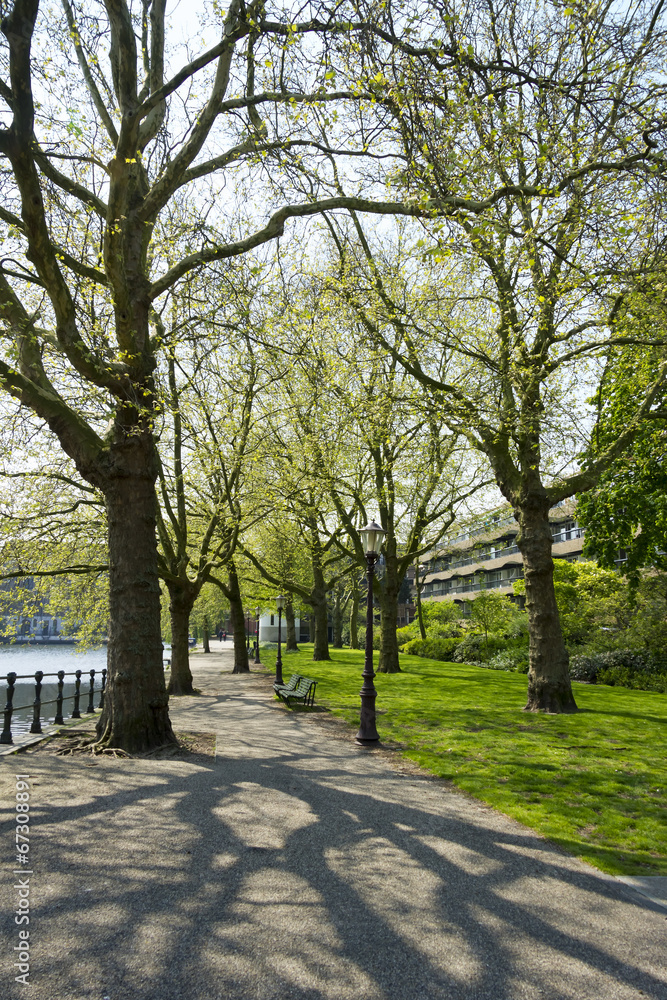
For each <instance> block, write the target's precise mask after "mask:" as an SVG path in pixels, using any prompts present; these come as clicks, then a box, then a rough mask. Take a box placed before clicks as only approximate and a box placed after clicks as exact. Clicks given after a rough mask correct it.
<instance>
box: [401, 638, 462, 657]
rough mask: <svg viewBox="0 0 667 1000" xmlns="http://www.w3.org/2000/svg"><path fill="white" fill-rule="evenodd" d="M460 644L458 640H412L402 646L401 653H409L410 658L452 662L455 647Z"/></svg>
mask: <svg viewBox="0 0 667 1000" xmlns="http://www.w3.org/2000/svg"><path fill="white" fill-rule="evenodd" d="M459 644H460V639H438V638H433V639H429V638H428V637H427V638H426V639H412V640H411V641H410V642H408V643H407V644H406V645H405V646H403V650H402V651H403V652H404V653H409V654H411V655H412V656H425V657H427V658H428V659H430V660H447V661H450V662H451V661H452V660H453V659H454V656H453V654H454V651H455V649H456V647H457V646H458V645H459Z"/></svg>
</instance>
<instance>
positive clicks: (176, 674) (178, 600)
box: [167, 581, 195, 695]
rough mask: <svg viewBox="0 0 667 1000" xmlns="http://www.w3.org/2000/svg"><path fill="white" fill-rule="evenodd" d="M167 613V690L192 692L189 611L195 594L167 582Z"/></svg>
mask: <svg viewBox="0 0 667 1000" xmlns="http://www.w3.org/2000/svg"><path fill="white" fill-rule="evenodd" d="M167 589H168V591H169V615H170V617H171V676H170V678H169V687H168V688H167V692H168V694H170V695H177V694H194V693H195V691H194V688H193V686H192V673H191V672H190V648H189V646H188V637H189V635H190V613H191V611H192V605H193V604H194V602H195V595H193V594H191V593H189V592H188V590H187V589H186V588H184V587H183V586H182V585H181V584H179V583H173V582H171V581H168V582H167Z"/></svg>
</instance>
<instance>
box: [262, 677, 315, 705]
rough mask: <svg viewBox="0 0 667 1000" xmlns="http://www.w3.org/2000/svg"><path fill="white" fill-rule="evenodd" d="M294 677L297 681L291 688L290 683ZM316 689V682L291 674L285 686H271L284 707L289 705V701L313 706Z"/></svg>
mask: <svg viewBox="0 0 667 1000" xmlns="http://www.w3.org/2000/svg"><path fill="white" fill-rule="evenodd" d="M295 677H296V678H297V681H296V683H295V684H294V685H293V686H292V681H293V680H294V678H295ZM316 687H317V681H314V680H312V678H310V677H301V676H300V675H299V674H293V675H292V677H290V679H289V682H288V683H287V684H283V685H280V684H278V685H276V684H274V685H273V688H274V691H275V692H276V694H277V695H278V697H279V698H280V699H282V701H284V702H285V704H286V705H289V703H290V702H291V701H300V702H302V703H303V704H304V705H314V704H315V688H316Z"/></svg>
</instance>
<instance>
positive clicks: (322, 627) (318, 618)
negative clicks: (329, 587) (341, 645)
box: [312, 587, 331, 660]
mask: <svg viewBox="0 0 667 1000" xmlns="http://www.w3.org/2000/svg"><path fill="white" fill-rule="evenodd" d="M312 608H313V625H314V628H315V642H314V648H313V659H314V660H330V659H331V655H330V653H329V611H328V608H327V595H326V592H325V590H324V587H322V588H321V589H319V588H318V589H317V590H315V588H313V593H312Z"/></svg>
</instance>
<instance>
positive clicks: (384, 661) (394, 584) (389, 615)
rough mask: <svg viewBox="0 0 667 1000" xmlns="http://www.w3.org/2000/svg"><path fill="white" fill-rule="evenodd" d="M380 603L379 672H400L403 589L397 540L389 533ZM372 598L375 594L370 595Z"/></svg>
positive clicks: (379, 585) (379, 590)
mask: <svg viewBox="0 0 667 1000" xmlns="http://www.w3.org/2000/svg"><path fill="white" fill-rule="evenodd" d="M376 588H377V591H376V592H377V595H378V603H379V605H380V656H379V659H378V673H379V674H398V673H400V670H401V668H400V666H399V662H398V641H397V639H396V629H397V628H398V592H399V590H400V589H401V585H400V581H399V579H398V559H397V558H396V540H395V537H394V535H393V534H392V535H391V536H389V535H387V538H386V540H385V553H384V575H383V578H382V580H376ZM369 596H370V598H371V600H372V598H373V595H372V594H371V595H369Z"/></svg>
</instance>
